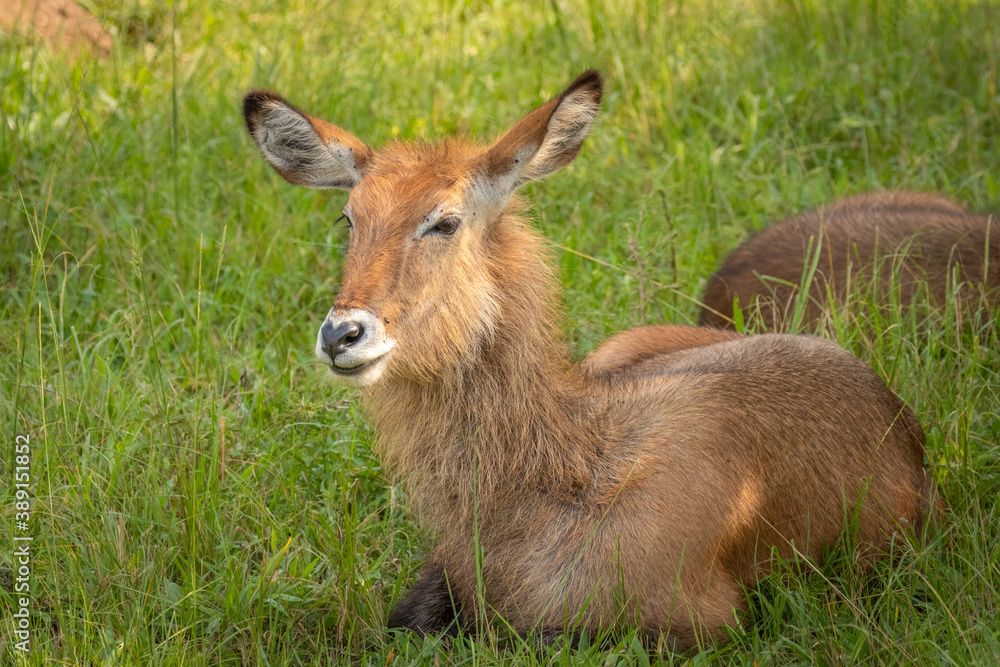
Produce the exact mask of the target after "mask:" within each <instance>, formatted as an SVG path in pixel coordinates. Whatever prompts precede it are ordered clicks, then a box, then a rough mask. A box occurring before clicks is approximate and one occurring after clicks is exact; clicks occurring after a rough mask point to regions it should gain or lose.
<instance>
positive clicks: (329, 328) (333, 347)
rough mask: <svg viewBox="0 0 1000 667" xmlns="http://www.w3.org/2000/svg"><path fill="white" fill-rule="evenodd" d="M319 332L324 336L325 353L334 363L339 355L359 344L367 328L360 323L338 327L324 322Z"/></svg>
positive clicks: (350, 323) (343, 324) (349, 323)
mask: <svg viewBox="0 0 1000 667" xmlns="http://www.w3.org/2000/svg"><path fill="white" fill-rule="evenodd" d="M319 331H320V334H322V336H323V351H324V352H326V354H327V356H329V357H330V360H331V361H333V359H334V358H335V357H336V356H337V355H338V354H340V353H341V352H343V351H344V350H346V349H347V348H349V347H350V346H352V345H354V344H355V343H356V342H358V340H359V339H360V338H361V336H363V335H364V333H365V328H364V327H363V326H361V323H360V322H343V323H341V324H339V325H337V326H336V327H335V326H333V322H324V323H323V326H322V327H321V328H320V330H319Z"/></svg>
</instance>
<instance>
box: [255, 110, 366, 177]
mask: <svg viewBox="0 0 1000 667" xmlns="http://www.w3.org/2000/svg"><path fill="white" fill-rule="evenodd" d="M243 115H244V117H245V119H246V123H247V129H248V130H249V132H250V136H251V137H253V140H254V143H256V144H257V148H258V149H259V150H260V152H261V155H263V156H264V159H266V160H267V161H268V162H269V163H270V164H271V166H272V167H274V169H275V171H277V172H278V173H279V174H281V175H282V176H283V177H284V178H285V179H286V180H288V181H289V182H291V183H295V184H296V185H304V186H306V187H310V188H342V189H345V190H349V189H351V188H353V187H354V186H355V185H357V184H358V183H359V182H361V178H362V176H363V175H364V166H365V163H366V162H367V160H368V158H369V157H370V156H371V149H369V148H368V147H367V146H366V145H365V144H364V143H363V142H362V141H360V140H359V139H357V138H356V137H354V136H353V135H351V134H350V133H349V132H346V131H344V130H342V129H340V128H339V127H337V126H336V125H333V124H331V123H328V122H326V121H324V120H321V119H319V118H313V117H312V116H310V115H309V114H307V113H305V112H304V111H300V110H299V109H297V108H295V107H294V106H292V105H291V104H289V103H288V102H287V101H285V100H284V99H283V98H282V97H281V96H279V95H276V94H274V93H271V92H268V91H251V92H250V93H248V94H247V95H246V97H245V98H244V100H243Z"/></svg>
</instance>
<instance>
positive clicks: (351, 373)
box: [329, 341, 395, 387]
mask: <svg viewBox="0 0 1000 667" xmlns="http://www.w3.org/2000/svg"><path fill="white" fill-rule="evenodd" d="M386 342H387V343H388V344H389V345H388V347H389V349H388V350H386V351H385V352H383V353H382V354H380V355H378V356H377V357H375V358H373V359H366V360H364V361H360V362H357V363H354V365H352V366H346V365H344V366H342V365H341V364H340V362H341V357H343V356H355V355H348V354H346V353H345V354H339V355H337V357H336V359H334V362H333V363H332V364H329V366H330V372H331V373H333V376H334V377H335V378H337V380H338V381H340V382H343V383H345V384H347V385H350V386H352V387H367V386H369V385H371V384H374V383H375V381H376V380H378V379H379V378H380V377H382V372H383V371H384V370H385V365H386V362H387V361H388V360H389V354H390V352H391V350H392V347H393V343H395V341H386ZM380 347H381V346H380ZM343 361H354V360H353V359H351V360H343Z"/></svg>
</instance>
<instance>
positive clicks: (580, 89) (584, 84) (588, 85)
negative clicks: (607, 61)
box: [563, 69, 604, 106]
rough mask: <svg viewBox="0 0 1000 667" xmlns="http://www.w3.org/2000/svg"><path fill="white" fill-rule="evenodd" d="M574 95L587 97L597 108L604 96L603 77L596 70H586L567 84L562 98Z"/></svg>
mask: <svg viewBox="0 0 1000 667" xmlns="http://www.w3.org/2000/svg"><path fill="white" fill-rule="evenodd" d="M574 93H580V94H586V95H589V96H590V98H591V100H592V102H593V104H595V105H598V106H599V105H600V104H601V98H602V97H603V96H604V77H602V76H601V73H600V72H598V71H597V70H596V69H588V70H587V71H586V72H584V73H583V74H581V75H580V76H578V77H576V80H575V81H574V82H573V83H571V84H569V87H568V88H567V89H566V91H565V92H564V93H563V97H565V96H567V95H571V94H574Z"/></svg>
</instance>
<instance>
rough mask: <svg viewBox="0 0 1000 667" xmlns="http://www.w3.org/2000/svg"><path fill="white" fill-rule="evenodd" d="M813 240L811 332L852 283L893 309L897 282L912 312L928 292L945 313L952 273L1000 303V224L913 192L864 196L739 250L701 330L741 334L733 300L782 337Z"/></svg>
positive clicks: (710, 293)
mask: <svg viewBox="0 0 1000 667" xmlns="http://www.w3.org/2000/svg"><path fill="white" fill-rule="evenodd" d="M810 241H811V242H812V243H813V252H815V251H816V245H817V244H819V252H820V258H819V262H818V264H817V268H816V275H815V276H814V279H813V281H812V284H811V285H810V286H809V304H808V307H807V308H806V311H805V312H806V323H807V324H815V323H816V322H817V321H819V320H820V319H821V318H822V317H823V316H824V314H825V313H826V311H827V309H828V307H829V305H828V301H829V298H828V296H827V289H828V288H829V290H830V292H831V293H832V294H833V296H834V297H835V298H836V299H837V300H838V301H840V302H841V303H843V301H844V298H845V296H846V294H847V292H848V286H849V283H850V282H851V281H854V282H855V283H859V282H860V283H861V284H862V285H865V284H869V283H872V282H874V288H875V290H876V293H875V296H876V298H878V299H879V300H881V301H882V302H883V303H888V302H889V300H890V298H891V295H892V286H893V283H894V282H895V283H896V284H897V285H898V288H899V291H900V302H901V303H903V304H909V303H911V302H912V301H913V299H914V297H915V296H916V295H917V293H918V290H919V289H920V288H921V287H922V286H923V287H925V289H926V292H927V295H928V297H929V298H930V299H931V301H932V302H933V303H935V304H937V305H941V304H943V303H944V302H945V296H946V293H947V286H948V282H949V280H954V277H953V275H952V267H957V274H956V275H955V277H957V279H958V281H960V282H961V283H964V285H963V287H962V291H961V296H962V297H963V299H964V300H966V301H967V302H969V303H970V304H972V305H973V306H978V305H979V298H980V297H981V296H985V297H986V303H987V304H991V305H995V304H996V303H997V300H998V297H1000V219H997V217H996V216H985V215H977V214H974V213H970V212H969V211H967V210H966V209H965V207H964V206H962V205H961V204H959V203H957V202H954V201H952V200H950V199H946V198H945V197H941V196H939V195H932V194H921V193H915V192H879V193H873V194H865V195H858V196H856V197H850V198H848V199H845V200H843V201H840V202H837V203H835V204H833V205H831V206H828V207H826V208H822V209H819V210H817V211H812V212H809V213H805V214H803V215H799V216H796V217H793V218H789V219H788V220H784V221H782V222H779V223H777V224H775V225H772V226H770V227H768V228H767V229H765V230H764V231H762V232H760V233H759V234H757V235H756V236H754V237H752V238H750V239H749V240H748V241H746V242H745V243H743V245H741V246H740V247H738V248H737V249H736V250H734V251H733V253H732V254H731V255H729V257H727V258H726V261H725V262H723V263H722V266H720V267H719V270H718V271H716V272H715V274H714V275H713V276H712V277H711V278H710V279H709V281H708V285H707V286H706V287H705V295H704V297H703V299H702V303H703V304H704V308H703V309H702V311H701V324H702V325H705V326H713V327H731V326H732V325H733V299H734V298H736V297H739V304H740V309H741V310H742V311H743V316H744V319H745V320H749V318H750V316H751V314H752V313H753V312H754V311H755V310H756V309H757V308H758V307H759V308H760V314H761V319H762V321H763V323H764V325H765V326H766V327H767V328H768V329H770V330H775V331H779V330H781V329H782V328H784V327H785V326H786V324H787V320H788V319H789V314H790V313H791V312H793V310H794V308H795V301H796V299H797V298H798V292H799V289H798V287H799V285H800V283H801V279H802V274H803V271H804V270H805V268H806V253H807V248H808V246H809V243H810Z"/></svg>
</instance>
